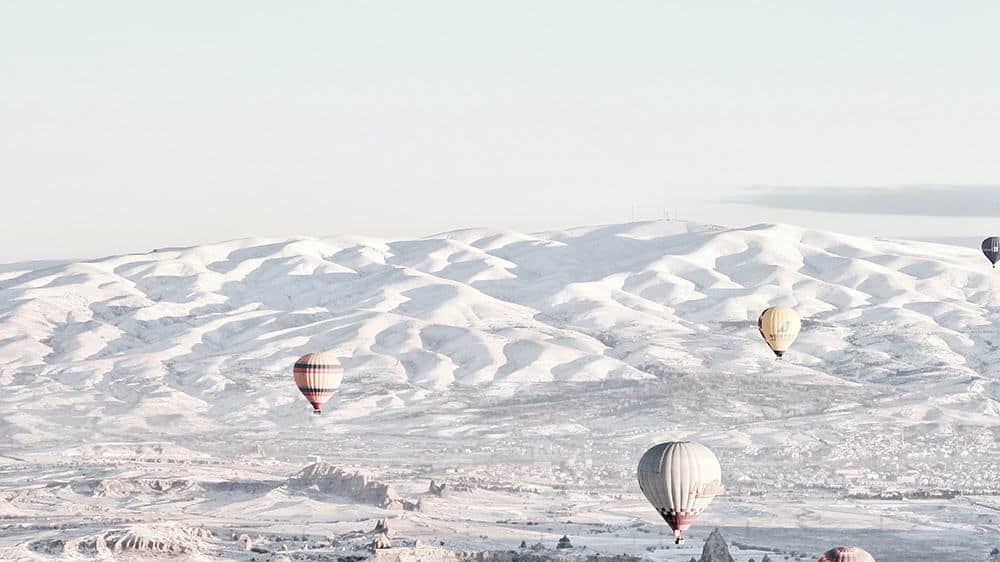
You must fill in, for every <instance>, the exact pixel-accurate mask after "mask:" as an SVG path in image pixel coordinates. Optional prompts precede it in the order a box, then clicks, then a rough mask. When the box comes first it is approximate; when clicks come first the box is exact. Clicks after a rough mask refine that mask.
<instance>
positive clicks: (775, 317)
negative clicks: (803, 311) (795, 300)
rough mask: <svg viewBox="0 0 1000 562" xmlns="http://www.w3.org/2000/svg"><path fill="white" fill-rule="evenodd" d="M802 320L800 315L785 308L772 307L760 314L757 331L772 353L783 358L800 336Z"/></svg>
mask: <svg viewBox="0 0 1000 562" xmlns="http://www.w3.org/2000/svg"><path fill="white" fill-rule="evenodd" d="M801 328H802V320H801V319H799V313H798V312H795V311H794V310H792V309H791V308H788V307H785V306H772V307H771V308H768V309H767V310H765V311H764V312H761V313H760V318H758V319H757V329H758V330H760V335H761V336H762V337H763V338H764V341H765V342H767V345H768V346H769V347H770V348H771V351H773V352H774V354H775V355H777V356H778V357H781V356H782V355H784V354H785V352H786V351H788V348H789V347H791V346H792V342H794V341H795V338H796V337H798V335H799V330H800V329H801Z"/></svg>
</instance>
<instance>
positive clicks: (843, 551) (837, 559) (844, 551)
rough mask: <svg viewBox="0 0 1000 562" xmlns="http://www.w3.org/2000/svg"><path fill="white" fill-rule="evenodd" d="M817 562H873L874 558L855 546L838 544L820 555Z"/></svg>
mask: <svg viewBox="0 0 1000 562" xmlns="http://www.w3.org/2000/svg"><path fill="white" fill-rule="evenodd" d="M819 562H875V559H874V558H873V557H872V555H871V554H868V553H867V552H865V551H864V549H861V548H858V547H856V546H838V547H837V548H833V549H830V550H828V551H826V552H825V553H824V554H823V556H820V557H819Z"/></svg>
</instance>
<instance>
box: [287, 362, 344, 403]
mask: <svg viewBox="0 0 1000 562" xmlns="http://www.w3.org/2000/svg"><path fill="white" fill-rule="evenodd" d="M292 373H293V375H294V376H295V385H296V386H298V387H299V392H301V393H302V395H303V396H305V397H306V400H308V401H309V403H310V404H312V406H313V413H314V414H318V413H320V412H321V410H322V408H323V404H324V403H326V401H327V400H329V399H330V397H331V396H333V393H334V392H336V391H337V389H338V388H339V387H340V382H341V381H342V380H344V368H343V367H341V366H340V363H339V362H338V361H337V358H336V357H334V356H333V355H331V354H329V353H307V354H305V355H303V356H302V357H300V358H299V360H298V361H296V362H295V367H294V368H293V369H292Z"/></svg>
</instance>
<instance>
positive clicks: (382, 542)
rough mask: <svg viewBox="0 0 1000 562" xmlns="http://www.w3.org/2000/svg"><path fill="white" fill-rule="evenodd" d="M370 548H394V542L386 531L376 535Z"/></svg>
mask: <svg viewBox="0 0 1000 562" xmlns="http://www.w3.org/2000/svg"><path fill="white" fill-rule="evenodd" d="M368 548H369V549H371V550H372V551H375V550H382V549H386V548H392V543H391V542H389V537H388V536H387V535H386V534H385V533H382V534H380V535H379V536H377V537H375V540H373V541H372V543H371V545H369V547H368Z"/></svg>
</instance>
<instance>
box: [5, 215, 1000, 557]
mask: <svg viewBox="0 0 1000 562" xmlns="http://www.w3.org/2000/svg"><path fill="white" fill-rule="evenodd" d="M995 275H996V273H995V271H994V270H992V269H991V268H990V267H989V265H988V263H987V262H986V260H985V258H983V256H982V255H981V254H980V253H979V250H978V248H968V249H965V248H958V247H953V246H944V245H937V244H931V243H921V242H911V241H893V240H880V239H867V238H861V237H856V236H846V235H841V234H836V233H829V232H817V231H812V230H807V229H802V228H798V227H794V226H789V225H755V226H752V227H747V228H738V229H734V228H723V227H717V226H711V225H699V224H690V223H684V222H676V221H652V222H643V223H630V224H621V225H607V226H599V227H587V228H577V229H572V230H567V231H556V232H546V233H536V234H522V233H517V232H510V231H503V230H491V229H469V230H462V231H455V232H448V233H442V234H438V235H434V236H430V237H427V238H423V239H419V240H378V239H372V238H366V237H359V236H343V237H337V238H329V239H311V238H302V237H299V238H293V239H287V240H282V239H245V240H234V241H229V242H224V243H219V244H209V245H204V246H197V247H192V248H169V249H160V250H157V251H152V252H149V253H146V254H135V255H123V256H113V257H108V258H103V259H97V260H92V261H88V262H79V263H63V262H36V263H29V264H12V265H5V266H0V385H2V387H3V390H4V392H3V393H2V394H0V559H5V560H6V559H14V560H19V559H46V558H47V557H51V556H58V555H59V554H58V553H57V552H56V551H59V552H62V553H63V554H62V556H83V557H87V556H96V554H94V553H96V552H97V548H98V547H97V546H96V545H97V543H98V541H97V537H101V538H102V540H103V541H104V543H106V545H107V548H111V549H112V550H113V548H112V545H113V544H119V543H120V544H122V545H126V544H128V545H138V546H139V547H141V548H144V549H149V552H161V551H162V552H168V553H169V552H171V551H172V550H171V549H174V550H173V551H177V552H180V551H181V550H183V551H184V552H186V553H187V554H186V555H187V556H203V557H206V558H208V559H212V558H228V559H234V560H248V559H249V558H248V557H249V556H251V553H249V552H247V551H244V550H242V549H240V548H239V545H238V541H237V538H238V537H239V536H240V535H243V534H246V535H247V536H248V537H250V538H251V539H252V544H253V545H254V548H259V549H265V550H268V551H270V552H271V553H272V554H273V556H274V557H277V556H279V555H280V556H288V557H289V559H309V557H312V556H315V557H319V558H317V559H321V557H322V556H326V555H332V554H333V553H336V554H337V555H344V556H346V555H352V556H353V555H357V556H370V555H371V554H370V553H369V552H368V550H367V546H368V545H369V544H371V542H372V541H373V540H374V538H375V537H374V535H372V534H371V529H372V528H373V527H374V524H375V522H376V521H378V520H380V519H388V520H391V522H392V528H393V530H394V533H395V534H394V536H393V539H392V543H393V547H398V548H405V547H412V546H413V544H414V541H418V540H419V541H421V542H423V543H426V544H428V545H431V546H434V547H442V548H446V549H449V550H451V551H455V552H462V551H483V550H497V551H499V550H510V549H515V550H516V549H517V548H518V546H519V544H520V543H521V542H522V541H526V543H527V544H535V543H537V542H539V541H541V542H542V543H543V544H544V545H545V546H546V548H547V549H552V550H553V552H552V553H550V554H551V555H552V556H556V554H555V553H554V549H555V545H556V542H557V540H558V539H559V538H560V537H561V536H563V535H567V536H568V537H569V538H570V539H571V541H572V544H573V546H574V548H573V549H572V550H573V552H574V553H576V554H578V555H579V556H585V555H591V554H596V553H601V554H606V555H609V556H612V555H617V554H621V553H626V554H628V555H630V556H637V557H645V558H651V559H655V560H664V561H675V560H676V561H680V560H683V561H687V560H689V559H690V558H692V557H694V558H697V557H698V556H699V555H700V553H701V550H702V547H703V544H704V540H705V539H706V537H707V536H708V533H709V531H710V530H711V529H712V528H715V527H718V528H719V529H720V530H721V533H722V535H723V536H724V537H725V538H726V540H727V541H728V542H729V544H730V551H731V554H732V556H733V557H734V558H735V559H736V560H737V562H746V560H747V559H749V558H755V559H757V560H760V559H761V558H762V556H763V554H765V553H767V552H768V551H770V552H771V557H772V558H774V559H780V557H783V556H785V555H789V556H791V554H790V553H791V552H792V551H795V552H796V553H799V554H801V555H802V556H804V557H805V558H806V559H810V558H811V559H815V558H816V557H817V556H818V555H819V553H821V552H823V551H825V550H826V549H828V548H830V547H832V546H837V545H840V544H857V545H859V546H862V547H864V548H865V549H866V550H868V551H869V552H871V553H872V554H873V555H874V556H875V558H876V559H877V560H880V561H882V560H899V559H903V557H904V555H905V556H906V559H907V560H942V559H948V560H954V561H959V562H960V561H962V560H983V559H985V558H986V556H987V555H988V553H989V551H990V549H991V548H993V547H995V546H998V544H1000V538H998V537H1000V500H998V499H997V497H998V494H1000V446H998V439H1000V385H998V381H1000V376H998V370H997V368H996V367H994V361H993V360H994V359H995V358H997V355H998V353H1000V325H998V320H1000V301H998V300H997V295H996V290H995V289H996V286H997V282H996V280H995ZM776 305H783V306H792V307H795V308H796V310H798V311H799V313H800V314H801V315H802V317H803V329H802V334H801V335H800V337H799V340H798V341H797V342H796V344H795V345H794V346H793V347H792V349H791V350H790V352H789V353H788V354H786V356H785V359H784V360H780V361H779V360H776V359H775V358H774V357H773V355H772V354H771V352H770V351H769V350H768V348H767V346H766V345H764V343H763V342H762V341H761V340H760V336H759V334H758V333H757V331H756V325H755V322H756V318H757V315H758V314H759V312H760V311H761V310H762V309H764V308H765V307H767V306H776ZM309 351H330V352H332V353H334V354H335V355H336V356H337V357H339V359H340V360H341V362H342V363H343V364H344V366H345V369H346V374H345V379H344V383H343V386H342V387H341V390H340V391H339V392H338V393H337V394H336V395H335V396H334V397H333V398H332V399H331V401H330V402H329V403H328V404H327V406H326V408H325V410H326V412H325V413H324V415H323V416H313V415H311V413H310V410H311V408H310V407H309V405H308V404H307V403H306V402H305V400H303V399H302V398H301V396H300V395H299V394H298V391H297V390H296V388H295V386H294V384H292V381H291V365H292V363H293V362H294V360H295V359H296V358H297V357H299V356H300V355H302V354H304V353H306V352H309ZM681 438H684V439H694V440H697V441H700V442H702V443H704V444H706V445H708V446H710V447H711V448H712V449H713V450H714V451H715V452H716V453H717V455H718V456H719V458H720V461H721V462H722V465H723V481H724V486H725V489H724V491H723V493H722V494H721V495H720V496H719V497H718V498H716V500H715V502H714V503H713V504H712V506H711V507H710V508H709V509H708V511H707V512H706V513H705V515H704V516H703V517H702V519H701V521H700V523H699V524H698V525H696V526H695V527H694V528H693V529H692V530H691V531H690V532H689V540H688V544H687V545H683V546H678V547H675V546H673V545H671V544H669V539H668V537H667V535H668V534H669V530H668V529H667V528H666V526H665V525H664V524H663V523H662V522H660V521H659V520H658V517H657V515H656V514H655V512H654V511H653V510H652V509H651V508H649V507H648V506H647V505H646V504H645V500H644V499H643V498H642V495H641V493H640V492H639V490H638V487H637V485H636V483H635V475H634V471H635V463H636V462H637V460H638V458H639V456H640V455H641V454H642V452H643V451H645V450H646V449H647V448H648V447H649V446H651V445H653V444H655V443H657V442H659V441H663V440H670V439H681ZM315 457H320V458H321V459H322V463H321V464H316V463H315ZM310 466H312V468H307V467H310ZM845 470H846V471H845ZM296 475H298V476H296ZM432 479H433V480H435V481H436V482H437V483H440V484H446V485H447V490H448V492H447V494H444V495H443V496H442V497H438V496H437V495H434V494H432V493H430V492H429V490H428V483H429V481H430V480H432ZM306 480H309V481H308V482H306ZM366 485H370V486H373V489H374V490H376V492H377V493H375V494H374V496H373V495H372V494H370V493H368V492H364V490H367V488H365V486H366ZM351 490H354V491H353V492H352V491H351ZM389 490H391V491H392V492H391V493H392V494H398V497H399V500H398V501H386V502H384V501H383V500H384V499H385V498H386V495H385V494H386V493H388V492H387V491H389ZM941 491H945V492H948V493H940V492H941ZM362 492H363V493H362ZM956 493H957V495H956ZM375 496H377V497H375ZM400 506H406V508H404V509H400ZM234 535H235V536H234ZM123 537H131V538H129V539H128V540H124V539H122V538H123ZM303 537H305V539H304V540H303ZM119 539H122V540H119ZM51 541H62V542H61V543H58V544H57V543H55V542H51ZM123 541H124V542H123ZM442 542H443V543H444V544H441V543H442ZM67 545H70V547H67ZM74 545H75V546H74ZM79 545H83V546H79ZM736 545H743V546H744V547H746V548H742V549H741V548H739V547H738V546H736ZM282 547H284V549H283V550H282ZM751 547H752V548H751ZM102 548H103V547H102ZM60 549H62V550H60ZM157 549H160V550H157ZM391 550H394V549H390V551H391ZM69 551H73V552H69ZM576 551H579V552H578V553H577V552H576ZM279 552H280V554H278V553H279ZM560 552H563V551H560ZM257 555H259V556H264V555H263V554H260V553H258V554H257ZM261 559H265V558H261Z"/></svg>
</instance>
